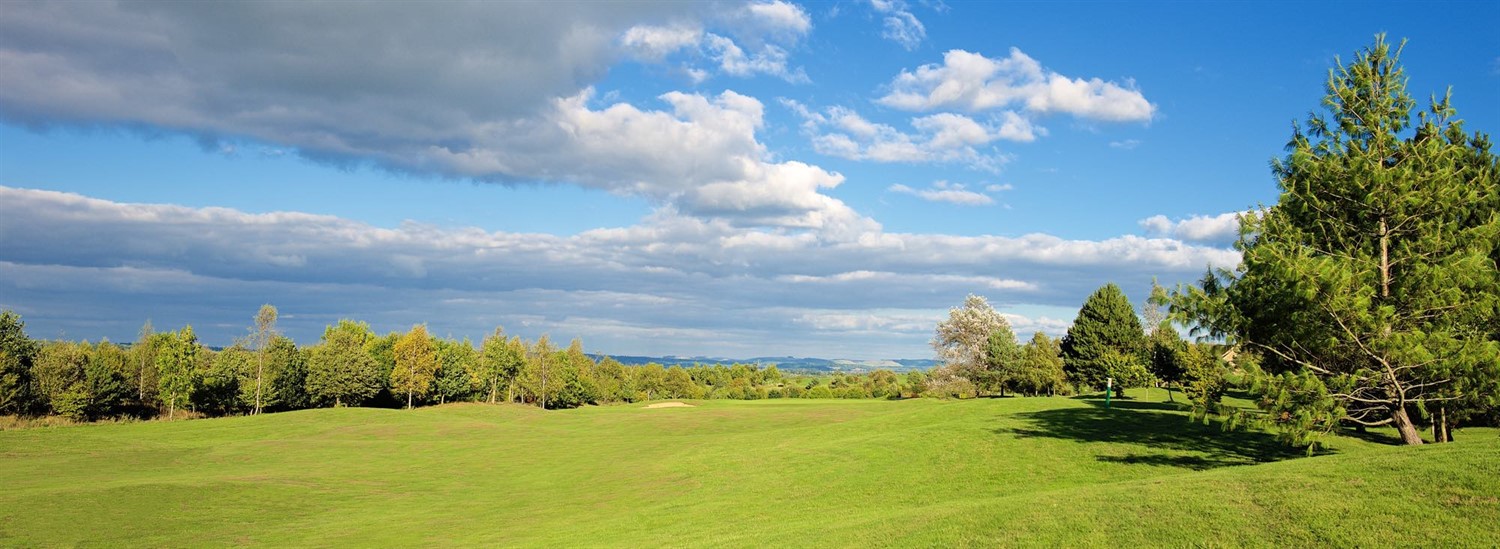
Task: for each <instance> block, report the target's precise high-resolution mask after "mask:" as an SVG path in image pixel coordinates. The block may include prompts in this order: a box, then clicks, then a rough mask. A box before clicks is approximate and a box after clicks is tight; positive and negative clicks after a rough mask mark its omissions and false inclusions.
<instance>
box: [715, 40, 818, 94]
mask: <svg viewBox="0 0 1500 549" xmlns="http://www.w3.org/2000/svg"><path fill="white" fill-rule="evenodd" d="M703 48H704V50H705V51H706V52H707V53H708V55H709V56H710V57H712V58H713V59H714V60H716V61H718V63H719V70H721V71H723V72H724V74H728V75H730V76H739V77H749V76H754V75H755V74H768V75H771V76H776V77H779V78H781V79H783V80H786V81H788V82H794V83H800V82H807V81H808V78H807V74H806V73H805V72H803V70H802V69H801V68H797V69H795V70H788V69H787V66H786V63H787V53H786V50H783V49H781V48H779V47H777V46H775V45H772V44H766V45H764V46H762V47H761V49H760V51H759V52H756V53H753V54H747V53H745V50H743V49H741V48H740V47H739V45H737V44H735V43H734V41H733V40H730V39H728V38H725V37H723V36H719V35H717V34H713V33H709V34H707V35H705V40H704V43H703Z"/></svg>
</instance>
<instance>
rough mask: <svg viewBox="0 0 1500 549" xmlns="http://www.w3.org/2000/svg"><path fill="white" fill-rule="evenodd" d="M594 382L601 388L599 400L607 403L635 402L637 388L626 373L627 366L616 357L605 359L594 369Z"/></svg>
mask: <svg viewBox="0 0 1500 549" xmlns="http://www.w3.org/2000/svg"><path fill="white" fill-rule="evenodd" d="M594 381H595V383H597V384H598V386H599V399H600V401H605V402H631V401H634V400H635V388H634V387H632V386H631V379H630V376H629V375H626V373H625V365H624V364H620V361H618V360H615V359H614V357H608V356H607V357H604V358H602V359H600V360H599V362H598V365H597V366H595V367H594Z"/></svg>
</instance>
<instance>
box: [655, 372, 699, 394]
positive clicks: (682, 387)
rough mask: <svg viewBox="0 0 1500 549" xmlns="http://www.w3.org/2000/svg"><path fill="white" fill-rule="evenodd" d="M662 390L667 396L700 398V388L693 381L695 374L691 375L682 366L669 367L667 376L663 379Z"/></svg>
mask: <svg viewBox="0 0 1500 549" xmlns="http://www.w3.org/2000/svg"><path fill="white" fill-rule="evenodd" d="M662 392H663V393H665V396H666V398H698V397H699V396H701V395H700V390H699V389H698V386H697V385H695V384H694V383H693V376H691V375H689V374H688V372H687V370H684V369H682V366H676V365H674V366H672V367H671V368H667V375H666V378H665V379H664V380H663V381H662Z"/></svg>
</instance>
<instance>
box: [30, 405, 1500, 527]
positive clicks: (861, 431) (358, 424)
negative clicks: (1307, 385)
mask: <svg viewBox="0 0 1500 549" xmlns="http://www.w3.org/2000/svg"><path fill="white" fill-rule="evenodd" d="M1133 396H1135V397H1137V398H1136V399H1135V400H1130V401H1124V402H1121V401H1116V403H1115V404H1116V407H1115V409H1113V410H1104V409H1103V408H1102V402H1099V401H1094V400H1084V399H1068V398H1015V399H988V400H970V401H949V402H944V401H936V400H911V401H897V402H892V401H877V400H862V401H858V400H857V401H848V400H816V401H808V400H769V401H749V402H742V401H708V402H693V404H697V405H698V406H697V407H671V408H658V409H644V408H643V406H644V405H642V404H636V405H629V406H615V407H596V408H584V409H578V410H566V411H550V412H543V411H539V410H536V409H533V408H525V407H519V406H490V405H478V404H463V405H449V406H441V407H435V408H423V409H417V410H412V411H405V410H381V409H334V410H308V411H301V412H291V413H285V414H272V415H264V416H259V417H239V418H227V419H214V420H197V421H179V422H152V423H138V424H118V425H95V426H78V427H63V428H47V429H33V430H22V431H7V432H0V486H3V487H4V489H3V490H0V545H3V546H51V545H90V546H109V547H117V546H153V547H155V546H223V545H262V546H288V545H295V546H329V545H338V546H369V547H376V546H379V547H388V546H452V545H466V546H517V545H521V546H601V545H610V546H629V547H650V546H653V545H665V546H694V547H696V546H785V545H792V546H807V545H836V546H859V545H920V546H952V545H1041V546H1058V545H1063V546H1078V545H1087V546H1106V545H1111V546H1113V545H1119V546H1129V545H1145V546H1159V545H1209V546H1242V545H1243V546H1280V547H1288V546H1290V547H1307V546H1339V547H1344V546H1410V545H1421V546H1433V545H1441V546H1476V545H1482V546H1492V545H1495V544H1500V533H1497V532H1500V529H1497V527H1496V525H1497V524H1500V499H1497V498H1500V432H1497V431H1496V430H1493V429H1491V430H1479V429H1470V430H1465V431H1461V432H1459V434H1458V438H1459V441H1458V442H1457V443H1455V444H1449V445H1442V446H1426V447H1420V448H1407V447H1396V446H1388V445H1385V444H1382V443H1380V442H1378V441H1366V440H1359V439H1354V438H1339V439H1335V440H1334V441H1332V445H1331V446H1332V451H1331V453H1330V454H1328V455H1322V456H1316V457H1311V458H1306V457H1302V454H1301V453H1300V452H1296V451H1291V450H1289V449H1286V448H1285V447H1283V446H1281V445H1280V444H1279V443H1277V442H1276V441H1274V440H1272V439H1271V437H1269V436H1268V435H1264V434H1260V433H1224V432H1222V431H1220V430H1219V429H1218V427H1207V426H1202V425H1198V424H1193V423H1189V422H1188V421H1187V420H1186V416H1185V415H1183V413H1182V412H1179V411H1177V410H1176V409H1175V407H1173V406H1172V405H1170V404H1166V403H1161V402H1159V401H1161V400H1164V399H1165V394H1164V393H1162V392H1159V391H1153V392H1147V391H1141V392H1137V393H1134V394H1133ZM1179 398H1180V397H1179ZM1380 436H1383V435H1374V437H1375V438H1378V437H1380Z"/></svg>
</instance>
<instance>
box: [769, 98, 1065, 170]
mask: <svg viewBox="0 0 1500 549" xmlns="http://www.w3.org/2000/svg"><path fill="white" fill-rule="evenodd" d="M781 103H782V104H783V105H786V106H787V108H789V109H791V110H792V112H794V113H796V114H797V115H798V116H800V117H801V118H802V120H803V123H802V130H803V133H804V134H806V135H807V136H808V138H809V139H810V140H811V141H812V144H813V149H814V150H816V151H818V152H819V153H820V154H826V155H829V156H836V157H839V158H846V159H850V160H871V161H875V162H900V163H953V164H961V165H964V166H966V167H969V168H971V169H976V170H983V171H989V172H995V171H998V170H999V169H1000V166H1001V165H1003V164H1004V163H1005V161H1006V160H1007V157H1006V156H1005V155H1004V154H1001V153H999V152H997V151H995V150H993V149H992V148H986V147H987V146H988V145H990V144H991V143H993V142H995V141H1000V140H1006V141H1018V142H1029V141H1033V140H1035V139H1036V136H1037V135H1039V134H1045V132H1046V130H1045V129H1043V128H1039V127H1036V126H1033V125H1032V124H1031V122H1030V121H1029V120H1027V119H1025V118H1023V117H1021V116H1020V115H1017V114H1016V113H1013V112H1005V113H1000V114H998V115H995V116H992V117H990V119H989V120H987V121H984V122H981V121H979V120H975V119H973V118H970V117H968V116H964V115H961V114H954V113H936V114H931V115H927V116H920V117H916V118H912V119H911V120H910V123H911V127H912V129H913V130H914V131H911V132H903V131H901V130H899V129H897V128H896V127H894V126H891V125H888V124H881V123H876V122H872V121H870V120H868V119H866V118H865V117H863V116H861V115H860V114H859V113H858V112H856V111H854V110H853V109H850V108H847V107H829V108H827V109H824V110H823V111H814V110H812V109H810V108H808V107H807V106H806V105H803V104H801V103H800V102H797V101H794V100H790V99H782V100H781Z"/></svg>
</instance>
